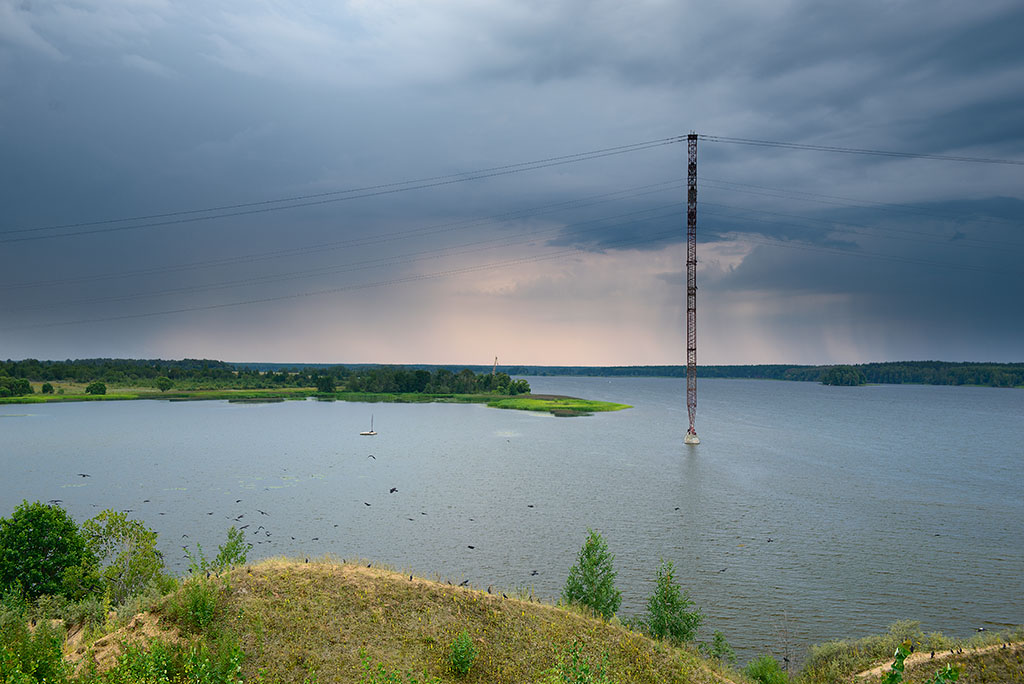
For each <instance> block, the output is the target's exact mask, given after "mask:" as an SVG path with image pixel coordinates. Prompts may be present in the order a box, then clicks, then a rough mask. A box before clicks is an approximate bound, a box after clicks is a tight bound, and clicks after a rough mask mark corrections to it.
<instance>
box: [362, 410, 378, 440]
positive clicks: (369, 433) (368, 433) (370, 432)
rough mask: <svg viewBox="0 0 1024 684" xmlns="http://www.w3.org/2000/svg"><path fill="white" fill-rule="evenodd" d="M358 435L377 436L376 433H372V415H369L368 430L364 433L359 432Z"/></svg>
mask: <svg viewBox="0 0 1024 684" xmlns="http://www.w3.org/2000/svg"><path fill="white" fill-rule="evenodd" d="M359 434H361V435H375V434H377V433H376V432H374V431H373V414H372V413H371V414H370V429H369V430H367V431H366V432H360V433H359Z"/></svg>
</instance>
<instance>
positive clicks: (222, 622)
mask: <svg viewBox="0 0 1024 684" xmlns="http://www.w3.org/2000/svg"><path fill="white" fill-rule="evenodd" d="M211 582H213V583H214V584H215V586H216V587H217V592H218V594H217V600H216V610H215V612H214V616H213V619H212V621H211V622H210V623H209V625H208V627H207V628H206V630H205V631H206V632H208V633H213V634H232V635H234V637H236V638H237V639H238V642H239V645H240V646H241V648H242V650H243V651H244V652H245V654H246V658H245V660H244V663H243V665H242V674H243V677H244V678H245V679H246V680H247V681H248V680H250V679H252V678H254V677H256V676H257V675H259V676H260V677H262V679H263V680H264V681H281V682H304V681H309V680H312V679H315V680H316V681H319V682H322V683H326V682H359V681H363V679H362V677H363V666H362V662H361V657H360V652H361V651H362V652H363V653H365V655H366V656H368V657H369V659H370V660H372V662H373V664H374V666H375V667H376V666H377V664H379V663H382V664H383V665H384V666H385V668H386V669H387V670H388V671H389V672H391V673H398V672H401V673H407V672H408V673H415V674H416V675H417V676H422V674H423V673H424V672H426V673H427V674H428V675H430V676H433V677H437V678H439V679H440V680H441V681H445V682H448V681H455V680H456V677H455V675H454V674H453V673H452V672H451V671H450V667H449V664H448V663H449V660H448V648H449V646H450V644H451V643H452V641H453V639H454V638H455V637H456V636H457V635H458V634H459V632H461V631H462V630H466V631H467V632H468V634H469V635H470V637H471V639H472V641H473V644H474V646H475V648H476V651H477V657H476V659H475V661H474V663H473V666H472V668H471V669H470V671H469V673H468V674H466V675H463V676H460V677H458V681H464V682H496V683H498V682H507V683H509V684H523V683H524V682H540V681H544V680H545V677H546V674H545V673H546V672H547V671H549V670H550V668H552V666H553V665H554V664H555V663H556V662H557V661H558V658H559V652H560V649H562V650H563V651H564V649H567V648H570V647H572V645H573V644H574V642H578V643H579V644H581V645H582V649H581V652H580V655H581V656H582V657H583V658H586V659H587V661H588V662H589V663H591V664H592V665H593V666H595V667H596V666H597V665H598V664H599V663H601V661H602V659H603V658H605V657H606V658H607V659H606V664H607V674H608V676H609V678H610V679H611V680H612V681H617V682H652V683H653V682H693V683H708V684H712V683H715V684H728V683H729V682H731V681H741V678H738V677H736V676H731V677H730V676H728V675H723V674H721V673H720V672H717V671H715V669H713V668H715V667H716V666H715V665H714V664H712V663H709V662H708V661H706V660H704V659H702V658H700V657H698V656H696V655H695V654H693V653H691V652H689V651H687V650H684V649H677V648H673V647H671V646H668V645H666V644H663V643H661V642H657V641H653V640H651V639H649V638H647V637H644V636H642V635H639V634H636V633H634V632H631V631H629V630H627V629H624V628H623V627H620V626H616V625H613V624H609V623H608V622H604V621H602V620H600V619H595V618H591V617H586V616H583V615H581V614H579V613H577V612H573V611H569V610H564V609H561V608H557V607H554V606H549V605H544V604H540V603H534V602H531V601H524V600H519V599H516V598H512V597H507V598H506V597H504V596H503V595H502V594H501V593H499V592H495V593H493V594H489V593H488V592H487V590H486V589H485V590H477V589H471V588H464V587H458V586H452V585H450V584H447V583H441V582H434V581H429V580H425V579H421V578H415V577H414V578H412V579H410V576H409V575H400V574H398V573H395V572H391V571H387V570H383V569H380V568H375V567H365V566H362V565H355V564H351V563H349V564H338V563H332V562H309V563H306V562H301V563H297V562H292V561H284V560H271V561H265V562H262V563H260V564H258V565H255V566H251V567H246V568H239V569H236V570H234V571H232V572H231V573H230V574H229V575H227V576H225V578H224V580H217V579H216V578H214V579H213V580H211ZM186 589H187V585H186ZM156 612H157V613H158V614H160V613H163V614H164V615H161V618H166V619H165V620H162V621H167V620H171V619H173V618H172V617H171V615H172V614H173V613H174V611H173V610H171V606H170V601H165V603H164V606H163V608H159V607H158V608H157V611H156ZM184 631H185V633H186V635H187V633H188V630H187V628H186V629H185V630H184ZM382 681H387V680H382ZM402 681H405V679H404V675H403V679H402Z"/></svg>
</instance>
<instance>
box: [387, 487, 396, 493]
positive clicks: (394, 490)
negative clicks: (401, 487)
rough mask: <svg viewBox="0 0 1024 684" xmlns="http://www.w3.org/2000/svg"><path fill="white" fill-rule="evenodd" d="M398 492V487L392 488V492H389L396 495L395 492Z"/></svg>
mask: <svg viewBox="0 0 1024 684" xmlns="http://www.w3.org/2000/svg"><path fill="white" fill-rule="evenodd" d="M397 491H398V487H392V488H391V491H390V492H388V493H389V494H394V493H395V492H397Z"/></svg>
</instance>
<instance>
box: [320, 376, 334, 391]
mask: <svg viewBox="0 0 1024 684" xmlns="http://www.w3.org/2000/svg"><path fill="white" fill-rule="evenodd" d="M336 387H337V386H336V385H335V383H334V378H333V377H331V376H330V375H321V376H320V377H319V378H317V379H316V391H317V392H333V391H334V390H335V389H336Z"/></svg>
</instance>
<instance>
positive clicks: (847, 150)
mask: <svg viewBox="0 0 1024 684" xmlns="http://www.w3.org/2000/svg"><path fill="white" fill-rule="evenodd" d="M698 138H699V139H701V140H706V141H707V142H714V143H730V144H734V145H754V146H757V147H781V148H784V149H790V150H810V151H814V152H837V153H840V154H864V155H870V156H876V157H902V158H906V159H930V160H935V161H951V162H968V163H972V164H1011V165H1015V166H1024V161H1021V160H1018V159H991V158H987V157H960V156H954V155H946V154H928V153H925V152H894V151H892V150H869V149H863V148H858V147H839V146H837V145H811V144H806V143H792V142H778V141H774V140H753V139H750V138H731V137H728V136H724V135H703V134H702V135H699V136H698Z"/></svg>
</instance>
